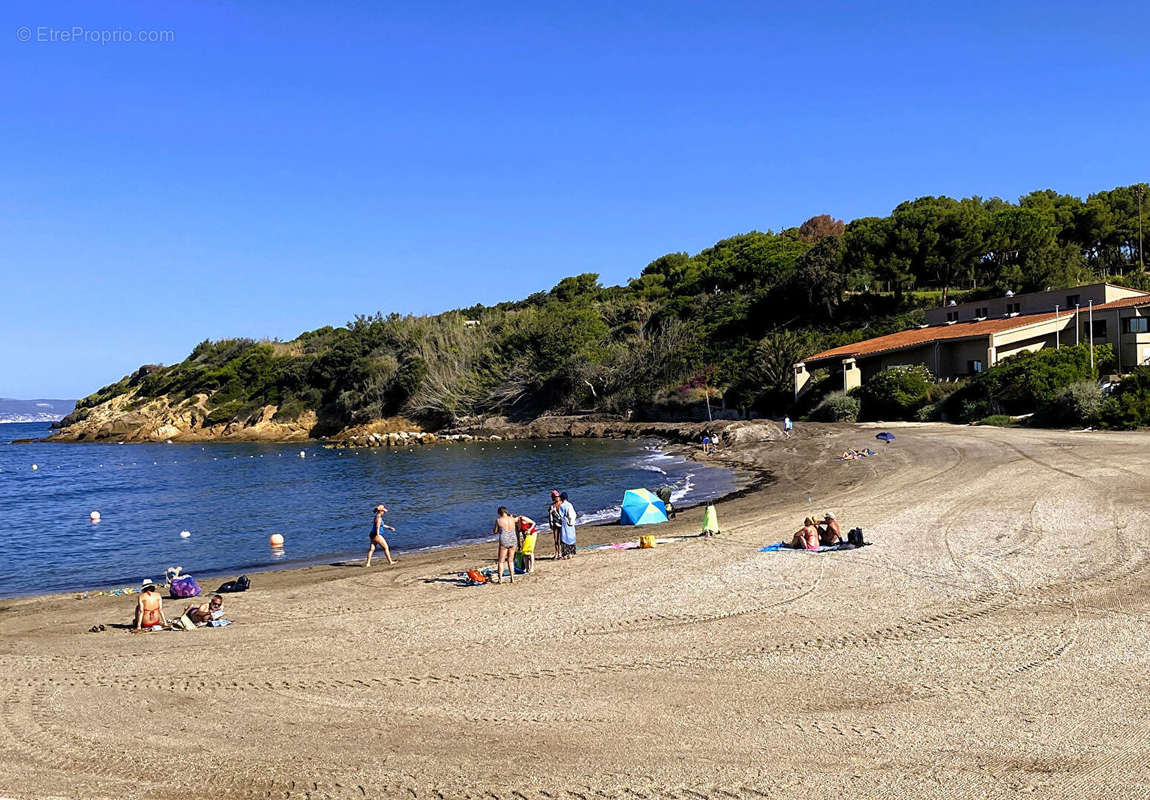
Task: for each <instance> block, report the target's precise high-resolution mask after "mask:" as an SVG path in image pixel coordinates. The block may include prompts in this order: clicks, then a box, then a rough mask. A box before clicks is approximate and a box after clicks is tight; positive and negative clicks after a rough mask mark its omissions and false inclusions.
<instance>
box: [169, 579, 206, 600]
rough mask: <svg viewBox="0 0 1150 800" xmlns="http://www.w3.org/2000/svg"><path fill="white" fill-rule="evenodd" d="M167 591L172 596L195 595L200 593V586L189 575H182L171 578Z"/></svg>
mask: <svg viewBox="0 0 1150 800" xmlns="http://www.w3.org/2000/svg"><path fill="white" fill-rule="evenodd" d="M168 592H169V593H170V594H171V595H172V597H195V596H196V595H198V594H199V593H200V587H199V584H197V583H196V581H195V579H194V578H192V576H191V575H182V576H180V577H179V578H173V579H172V582H171V583H169V584H168Z"/></svg>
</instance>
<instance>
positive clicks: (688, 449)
mask: <svg viewBox="0 0 1150 800" xmlns="http://www.w3.org/2000/svg"><path fill="white" fill-rule="evenodd" d="M586 438H599V437H586ZM606 438H615V437H606ZM635 438H639V439H641V438H652V439H654V440H655V443H656V446H657V447H658V451H659V452H661V453H664V454H666V455H671V456H676V457H679V458H683V459H684V460H688V461H693V462H696V463H700V464H705V463H707V462H704V461H701V460H700V459H699V458H698V456H700V455H701V453H700V451H699V449H698V448H696V447H692V446H690V445H687V444H684V443H681V442H672V441H669V440H661V439H658V438H656V437H646V436H640V437H635ZM41 441H43V442H45V443H48V442H49V440H41ZM16 443H17V442H15V441H14V442H11V444H16ZM53 443H55V442H53ZM65 443H70V442H65ZM216 443H219V444H228V443H231V442H205V443H203V444H216ZM104 444H106V442H105V443H104ZM128 444H155V443H154V442H129V443H128ZM173 444H197V443H195V442H173ZM284 444H296V442H284ZM434 444H438V443H432V444H429V445H425V446H434ZM445 444H446V442H445ZM724 452H725V450H724ZM708 458H709V459H711V460H712V461H713V462H718V463H710V464H708V466H713V467H719V468H721V469H724V470H726V471H727V472H728V473H730V475H731V477H732V479H733V482H734V484H735V487H734V488H733V489H732V490H731V491H729V492H726V493H724V494H722V495H720V496H718V497H715V498H711V499H709V500H698V501H693V502H689V503H686V504H683V505H678V504H676V506H675V510H676V515H677V514H678V513H680V512H685V511H689V510H691V509H694V508H698V507H699V506H702V505H704V504H708V505H709V504H719V503H723V502H726V501H729V500H733V499H736V498H741V497H746V496H747V495H749V494H751V493H753V492H755V491H758V490H759V489H761V488H764V487H765V486H767V485H768V484H769V483H770V482H771V481H772V477H771V473H770V471H769V470H767V469H764V468H758V467H754V466H751V465H748V464H746V463H745V462H743V461H739V460H736V459H732V458H724V457H723V456H722V455H720V456H718V457H716V456H709V457H708ZM675 521H677V520H673V521H668V523H661V525H660V527H659V530H666V525H668V524H672V523H673V522H675ZM624 527H627V526H622V525H620V524H619V522H618V521H617V520H616V521H610V520H596V521H593V522H587V523H583V524H580V525H579V540H580V544H579V547H580V548H582V547H583V546H584V544H587V545H599V544H605V543H608V542H610V541H611V540H612V537H610V536H606V535H596V534H594V533H589V534H587V535H588V536H590V537H592V538H593V539H594V540H593V541H587V542H585V540H584V536H585V534H584V531H589V532H593V531H597V530H601V529H619V530H621V529H623V528H624ZM543 533H546V531H543V530H541V537H540V538H541V540H542V534H543ZM675 535H681V534H675ZM489 538H490V537H487V538H484V539H483V540H482V541H478V540H463V541H454V542H447V543H444V544H436V545H427V546H424V547H419V548H415V549H411V550H403V549H397V548H395V547H392V554H393V556H394V557H395V558H396V559H397V560H399V559H400V558H401V557H402V558H404V559H415V558H419V559H421V562H420V563H422V562H423V561H433V560H435V557H436V556H441V557H442V558H444V559H446V558H447V557H448V556H449V555H450V554H452V553H459V554H460V557H461V558H462V557H463V555H464V554H465V553H467V554H468V555H470V553H469V552H468V551H469V550H470V549H472V548H484V547H491V548H494V544H493V542H494V540H493V539H492V540H491V541H490V542H489V541H488V539H489ZM615 538H618V537H615ZM631 538H633V537H631ZM545 544H546V543H545V542H542V541H541V543H540V545H538V546H539V547H543V546H545ZM355 552H359V553H360V554H359V555H358V556H356V555H353V553H355ZM341 555H342V556H344V557H343V558H341ZM363 558H364V556H363V555H362V551H351V550H348V551H344V552H343V553H340V552H333V553H330V554H327V555H322V556H316V557H314V558H313V557H306V558H301V559H300V560H298V561H289V562H288V563H285V564H283V565H282V566H281V565H277V564H260V565H258V566H254V567H242V566H241V567H233V568H231V569H230V570H227V571H220V570H211V571H202V572H201V571H197V570H195V569H192V570H190V571H188V573H187V574H190V575H192V576H193V577H194V578H195V579H196V581H197V583H199V584H200V588H201V590H202V592H201V594H200V595H199V596H201V597H202V596H204V595H207V594H211V591H210V590H209V584H210V585H215V584H216V583H217V582H221V583H222V582H223V581H226V580H231V579H233V578H235V577H236V576H238V575H240V574H247V575H249V576H254V575H268V574H272V573H293V572H301V573H302V572H305V571H308V570H315V569H322V568H324V567H331V568H346V567H349V566H354V565H355V564H357V563H359V562H362V561H363ZM472 560H474V558H472ZM491 561H492V562H494V558H492V559H491ZM382 565H384V566H386V561H384V562H382ZM468 568H470V567H465V568H463V569H464V570H466V569H468ZM372 569H373V570H374V569H376V567H373V568H372ZM126 588H138V585H137V586H131V587H129V586H126V585H125V584H123V583H117V584H113V585H103V584H102V585H97V586H90V587H76V588H71V589H61V590H58V591H52V592H31V593H26V594H13V595H0V613H3V611H4V610H5V609H6V608H7V604H8V603H11V602H15V601H21V600H55V599H73V600H92V599H96V598H105V597H110V598H117V599H123V598H125V597H135V596H136V594H135V593H126V592H125V593H123V594H119V595H113V594H111V592H112V591H120V590H123V589H126ZM81 595H85V596H83V597H81ZM164 596H165V598H167V594H166V592H165V595H164ZM171 599H173V600H175V599H174V598H171Z"/></svg>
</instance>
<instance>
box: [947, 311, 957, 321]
mask: <svg viewBox="0 0 1150 800" xmlns="http://www.w3.org/2000/svg"><path fill="white" fill-rule="evenodd" d="M946 321H947V322H958V312H957V311H947V312H946Z"/></svg>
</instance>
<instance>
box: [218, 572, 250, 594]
mask: <svg viewBox="0 0 1150 800" xmlns="http://www.w3.org/2000/svg"><path fill="white" fill-rule="evenodd" d="M251 586H252V581H251V578H249V577H248V576H247V575H241V576H240V577H238V578H236V579H235V580H234V581H228V582H227V583H225V584H223V585H222V586H220V588H218V589H216V591H217V592H219V593H220V594H224V593H226V592H246V591H247V590H248V589H250V588H251Z"/></svg>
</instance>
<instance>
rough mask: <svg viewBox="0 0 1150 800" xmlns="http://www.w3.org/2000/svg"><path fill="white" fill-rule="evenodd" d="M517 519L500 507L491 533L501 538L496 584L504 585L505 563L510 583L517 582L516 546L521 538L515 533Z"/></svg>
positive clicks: (496, 566)
mask: <svg viewBox="0 0 1150 800" xmlns="http://www.w3.org/2000/svg"><path fill="white" fill-rule="evenodd" d="M515 520H516V517H515V516H513V515H512V514H511V512H510V511H508V510H507V509H506V508H505V507H504V506H500V507H499V511H498V512H497V515H496V517H495V527H494V528H492V529H491V532H492V533H494V534H495V535H496V536H498V537H499V558H498V560H497V562H496V564H495V576H496V577H495V582H496V583H503V563H504V562H507V574H508V576H509V577H508V581H509V582H510V583H514V582H515V545H516V544H517V543H518V542H519V537H518V535H517V534H516V533H515V528H516V524H515Z"/></svg>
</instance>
